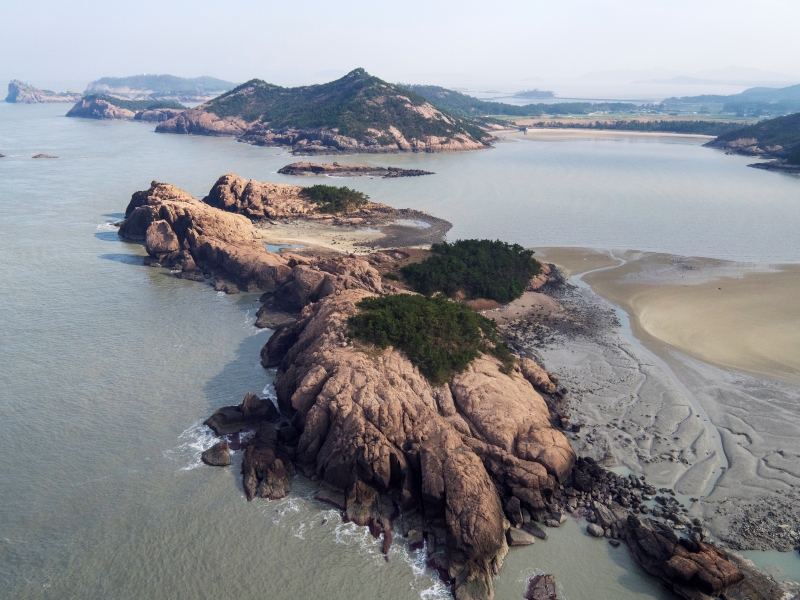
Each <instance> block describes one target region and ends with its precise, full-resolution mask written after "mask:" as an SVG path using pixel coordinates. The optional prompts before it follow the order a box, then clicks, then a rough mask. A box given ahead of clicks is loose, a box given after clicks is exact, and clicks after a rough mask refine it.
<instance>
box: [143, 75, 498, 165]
mask: <svg viewBox="0 0 800 600" xmlns="http://www.w3.org/2000/svg"><path fill="white" fill-rule="evenodd" d="M156 131H157V132H160V133H182V134H194V135H214V136H236V137H238V138H239V139H241V140H242V141H244V142H248V143H251V144H256V145H262V146H289V147H291V148H292V152H294V153H295V154H351V153H359V152H362V153H363V152H367V153H391V152H445V151H457V150H477V149H481V148H486V147H488V145H489V144H490V141H491V136H489V134H487V133H486V132H485V131H483V130H482V129H480V128H478V127H476V126H474V125H472V124H471V123H468V122H467V121H465V120H463V119H462V118H460V117H455V116H453V115H449V114H446V113H444V112H442V111H440V110H438V109H437V108H435V107H434V106H433V105H431V104H430V103H428V102H427V101H426V100H425V99H424V98H422V97H421V96H419V95H417V94H416V93H414V92H411V91H409V90H405V89H403V88H399V87H397V86H395V85H393V84H390V83H387V82H385V81H382V80H380V79H378V78H377V77H373V76H371V75H369V74H368V73H367V72H366V71H364V70H363V69H356V70H354V71H352V72H350V73H348V74H347V75H346V76H345V77H343V78H341V79H339V80H337V81H333V82H330V83H327V84H324V85H314V86H306V87H298V88H282V87H279V86H276V85H271V84H268V83H266V82H264V81H260V80H257V79H253V80H251V81H248V82H247V83H244V84H242V85H241V86H239V87H237V88H235V89H233V90H231V91H230V92H228V93H226V94H223V95H221V96H219V97H218V98H215V99H214V100H212V101H210V102H207V103H205V104H203V105H201V106H198V107H196V108H193V109H191V110H187V111H185V112H184V113H182V114H180V115H178V116H176V117H174V118H172V119H169V120H168V121H165V122H164V123H161V124H159V125H158V127H156Z"/></svg>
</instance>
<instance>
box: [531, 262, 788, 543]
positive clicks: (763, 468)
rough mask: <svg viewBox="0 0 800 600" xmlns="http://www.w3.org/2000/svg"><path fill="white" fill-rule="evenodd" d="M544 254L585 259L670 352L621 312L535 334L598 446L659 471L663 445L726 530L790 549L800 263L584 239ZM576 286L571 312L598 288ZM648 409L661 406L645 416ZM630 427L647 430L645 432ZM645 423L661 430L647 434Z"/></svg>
mask: <svg viewBox="0 0 800 600" xmlns="http://www.w3.org/2000/svg"><path fill="white" fill-rule="evenodd" d="M537 256H538V257H539V258H540V259H543V260H546V261H548V262H554V263H556V264H558V265H563V268H564V270H565V271H566V272H568V273H570V274H572V275H573V276H577V275H579V274H581V273H586V275H585V276H584V277H583V279H584V281H585V282H586V283H588V284H590V285H591V286H592V290H593V291H594V292H597V293H598V294H600V296H602V297H603V298H605V299H607V300H610V301H611V302H613V303H614V304H616V305H618V306H621V307H622V308H624V310H625V312H626V313H627V314H628V315H629V316H630V327H631V331H632V333H633V335H635V337H636V338H638V339H639V340H641V342H642V343H643V345H644V347H646V349H647V350H648V351H650V352H652V353H653V355H654V356H656V357H657V358H658V361H663V362H661V364H660V365H659V364H653V361H652V360H647V357H646V356H645V355H643V350H642V349H641V348H637V347H636V345H635V344H631V343H630V342H629V341H628V340H626V339H625V336H622V335H620V332H619V328H618V327H614V326H613V325H610V326H607V327H603V326H598V327H595V328H594V329H593V330H592V332H591V334H586V333H584V334H580V333H578V334H576V335H573V336H572V339H564V340H559V339H558V336H557V335H556V336H555V337H554V339H549V340H548V339H547V338H545V339H544V343H543V341H542V339H541V338H542V336H539V338H540V339H539V340H538V341H536V339H535V338H534V344H533V345H534V346H536V345H538V346H540V348H533V350H534V351H536V352H538V353H539V355H540V356H541V357H542V359H543V360H544V361H545V362H546V364H547V367H548V369H550V370H555V371H556V372H558V373H559V375H561V376H562V380H565V381H569V382H570V384H571V385H572V386H573V387H574V389H575V393H573V394H572V396H571V409H572V411H573V414H574V415H575V418H578V419H582V420H583V421H584V422H585V423H586V424H587V425H589V426H590V430H591V431H592V432H593V434H592V438H593V443H591V447H590V451H591V450H592V449H593V448H594V449H595V452H597V446H598V442H599V445H600V446H601V447H602V448H604V450H603V452H604V453H606V454H607V455H608V456H607V457H606V459H605V462H606V464H611V463H613V462H615V461H616V463H617V464H620V465H625V466H629V467H631V468H633V469H634V470H635V471H637V472H643V473H646V474H647V476H648V479H653V480H654V481H657V480H658V478H659V472H653V471H654V469H653V467H652V463H648V460H652V459H654V458H655V459H656V464H657V465H658V464H659V462H658V458H659V457H664V452H663V451H666V452H667V453H671V455H672V457H673V458H672V460H670V459H669V458H667V459H666V461H663V462H661V463H660V469H661V472H660V476H661V478H662V480H663V481H665V482H666V481H667V480H669V479H672V480H674V484H675V485H674V487H675V489H676V491H678V492H679V493H684V494H687V495H695V496H704V497H702V499H701V500H700V501H699V502H695V503H694V505H693V507H692V509H691V513H692V514H693V515H696V516H701V517H702V518H703V520H704V522H705V523H706V525H707V526H708V527H709V528H710V529H711V532H712V533H713V534H714V535H715V536H716V537H717V538H718V539H720V540H723V541H724V542H726V543H728V544H729V545H730V546H732V547H734V548H738V549H768V548H777V549H781V550H784V551H788V550H791V549H792V548H793V547H794V545H796V543H797V542H796V540H797V538H798V532H797V529H799V527H798V523H799V522H800V508H798V500H800V466H798V465H800V462H799V461H798V460H797V459H798V458H800V385H798V383H799V382H800V378H798V372H800V364H798V363H800V347H798V339H800V337H798V333H800V308H798V306H797V303H796V302H794V299H795V298H796V297H797V295H798V292H800V267H799V266H797V265H757V264H742V263H729V262H725V261H718V260H710V259H698V258H685V257H675V256H668V255H663V254H652V253H640V252H631V251H628V252H610V251H598V250H591V249H589V250H586V249H574V248H571V249H561V248H547V249H540V250H538V251H537ZM615 263H616V264H617V265H619V266H616V267H615V266H614V264H615ZM589 267H593V268H595V269H602V268H605V270H600V271H594V272H592V273H588V271H590V270H592V269H591V268H589ZM587 293H588V294H589V295H586V294H587ZM569 295H571V296H573V297H574V298H581V300H580V301H577V300H575V299H572V300H570V299H569V297H567V298H565V299H563V300H560V302H561V304H562V305H564V306H565V308H566V309H567V310H566V313H568V314H573V315H575V314H578V312H579V311H577V312H576V309H575V308H574V307H572V305H576V303H577V304H580V303H591V302H593V301H599V299H598V298H597V297H596V296H595V299H596V300H593V299H592V298H591V296H593V294H591V292H587V291H586V290H577V289H573V290H572V291H570V292H569ZM599 310H601V307H600V305H597V306H596V308H595V309H594V312H595V313H596V314H600V313H598V312H597V311H599ZM590 313H591V311H590ZM572 318H573V320H574V319H575V318H576V317H574V316H573V317H572ZM557 329H558V328H557V327H556V328H555V330H557ZM562 329H563V327H562ZM551 330H552V328H551ZM524 339H526V338H524ZM658 361H657V362H658ZM635 365H638V373H634V372H633V368H634V366H635ZM626 371H627V372H628V375H625V373H626ZM595 373H596V374H597V375H595V376H594V377H593V374H595ZM642 378H643V383H642V385H641V386H638V384H637V383H636V382H637V381H639V380H642ZM637 386H638V387H637ZM647 414H651V415H652V414H656V415H657V416H658V417H659V419H658V420H656V419H655V418H654V419H653V421H652V423H650V424H648V423H646V422H645V420H644V419H643V415H647ZM662 418H663V420H662ZM623 424H625V427H624V428H623V427H622V425H623ZM698 426H702V427H698ZM656 427H658V428H659V430H660V432H659V431H657V430H656V429H655V428H656ZM639 428H642V431H641V432H640V430H639ZM625 430H627V433H630V432H631V431H632V430H633V432H634V433H637V435H636V436H633V442H635V443H636V444H637V446H634V445H633V443H628V441H627V440H626V439H625V438H626V437H629V436H626V435H625V433H626V431H625ZM595 432H598V433H595ZM602 434H605V435H602ZM643 435H645V436H653V435H654V436H656V438H655V439H656V440H657V441H658V444H655V445H652V446H650V447H649V448H643V447H642V441H644V440H643V438H642V436H643ZM645 439H646V438H645ZM716 440H718V441H719V443H715V441H716ZM574 443H575V444H576V449H580V447H581V445H583V447H584V448H585V446H586V445H587V444H586V439H585V438H584V439H581V440H575V442H574ZM656 446H660V447H661V449H662V452H661V453H660V454H659V453H658V450H657V449H656ZM676 450H677V454H676V452H675V451H676ZM703 453H708V454H707V456H706V457H705V458H704V457H703ZM643 455H644V458H643ZM637 462H638V463H639V464H636V463H637ZM680 465H683V471H681V466H680ZM726 465H727V468H725V469H724V470H723V472H722V474H721V476H719V478H718V479H716V474H717V473H719V470H718V469H717V467H719V466H722V467H725V466H726ZM712 484H713V489H707V487H710V486H711V485H712ZM706 494H707V495H706Z"/></svg>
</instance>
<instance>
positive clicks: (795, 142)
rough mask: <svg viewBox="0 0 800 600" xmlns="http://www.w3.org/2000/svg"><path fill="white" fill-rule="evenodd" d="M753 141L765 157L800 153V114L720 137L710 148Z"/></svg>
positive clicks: (750, 126) (741, 129) (768, 120)
mask: <svg viewBox="0 0 800 600" xmlns="http://www.w3.org/2000/svg"><path fill="white" fill-rule="evenodd" d="M741 139H745V140H755V144H751V145H754V146H758V147H759V148H761V149H763V150H764V152H765V154H766V155H767V156H774V157H780V158H782V157H791V156H794V153H796V152H800V113H796V114H793V115H787V116H785V117H777V118H775V119H767V120H765V121H761V122H760V123H756V124H755V125H748V126H747V127H741V128H739V129H737V130H736V131H733V132H731V133H728V134H725V135H721V136H719V137H718V138H717V139H716V140H714V141H713V142H711V143H710V144H709V145H710V146H722V147H725V145H726V144H727V143H729V142H734V141H736V140H741Z"/></svg>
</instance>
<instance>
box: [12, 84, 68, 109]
mask: <svg viewBox="0 0 800 600" xmlns="http://www.w3.org/2000/svg"><path fill="white" fill-rule="evenodd" d="M80 97H81V93H80V92H54V91H52V90H40V89H39V88H35V87H33V86H32V85H28V84H27V83H23V82H21V81H19V80H17V79H14V80H12V81H11V82H10V83H9V84H8V96H6V102H11V103H16V104H41V103H44V102H75V101H76V100H78V99H79V98H80Z"/></svg>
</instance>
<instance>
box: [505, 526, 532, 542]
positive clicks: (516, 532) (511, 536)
mask: <svg viewBox="0 0 800 600" xmlns="http://www.w3.org/2000/svg"><path fill="white" fill-rule="evenodd" d="M506 540H507V541H508V545H509V547H513V546H530V545H531V544H533V543H534V542H535V541H536V538H535V537H533V536H532V535H531V534H530V533H528V532H527V531H523V530H521V529H517V528H516V527H509V528H508V531H506Z"/></svg>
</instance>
